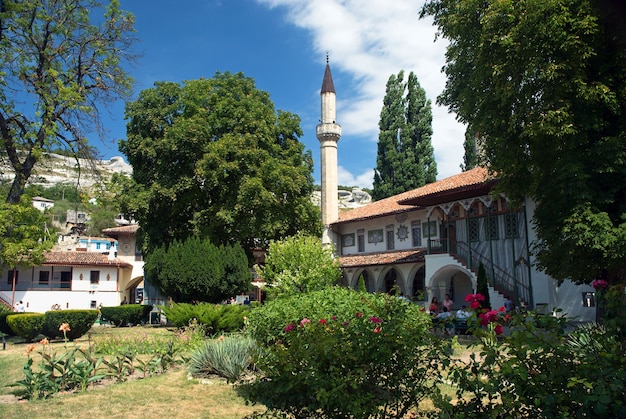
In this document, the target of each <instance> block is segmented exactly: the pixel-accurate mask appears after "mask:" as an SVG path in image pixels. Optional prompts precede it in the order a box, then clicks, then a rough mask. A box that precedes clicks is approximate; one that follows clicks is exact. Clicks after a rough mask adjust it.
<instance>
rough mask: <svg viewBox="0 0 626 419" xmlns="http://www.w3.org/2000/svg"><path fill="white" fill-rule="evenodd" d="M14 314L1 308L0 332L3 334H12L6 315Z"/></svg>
mask: <svg viewBox="0 0 626 419" xmlns="http://www.w3.org/2000/svg"><path fill="white" fill-rule="evenodd" d="M11 314H14V313H13V311H8V310H6V311H5V310H3V311H0V333H4V334H5V335H9V336H12V335H13V331H12V330H11V328H10V327H9V325H8V324H7V316H9V315H11Z"/></svg>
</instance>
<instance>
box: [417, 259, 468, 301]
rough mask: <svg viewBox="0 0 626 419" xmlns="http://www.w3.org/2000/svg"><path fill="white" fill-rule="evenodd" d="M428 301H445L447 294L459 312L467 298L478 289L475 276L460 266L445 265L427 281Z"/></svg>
mask: <svg viewBox="0 0 626 419" xmlns="http://www.w3.org/2000/svg"><path fill="white" fill-rule="evenodd" d="M427 283H428V285H427V290H428V299H429V300H430V299H431V298H432V297H437V299H438V300H439V301H443V299H444V296H445V295H446V294H449V295H450V299H451V300H452V301H454V305H453V309H454V310H458V309H459V308H461V306H462V305H463V303H464V299H465V296H466V295H467V294H471V293H473V292H474V290H475V289H476V278H475V276H474V274H473V273H472V272H470V271H468V270H467V269H465V268H463V267H461V266H460V265H445V266H442V267H441V268H439V269H438V270H437V271H435V273H433V275H432V276H431V277H430V278H428V279H427Z"/></svg>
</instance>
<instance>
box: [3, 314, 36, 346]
mask: <svg viewBox="0 0 626 419" xmlns="http://www.w3.org/2000/svg"><path fill="white" fill-rule="evenodd" d="M6 320H7V324H8V325H9V328H10V329H11V331H12V332H13V334H14V335H16V336H20V337H23V338H24V339H26V340H28V341H31V340H33V339H35V338H36V337H37V336H39V335H40V334H41V332H42V330H43V325H44V321H45V315H44V314H40V313H17V314H11V315H9V316H7V318H6Z"/></svg>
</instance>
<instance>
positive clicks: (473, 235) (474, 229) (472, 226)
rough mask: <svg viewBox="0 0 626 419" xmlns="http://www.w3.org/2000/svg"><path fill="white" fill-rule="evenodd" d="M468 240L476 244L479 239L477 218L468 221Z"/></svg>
mask: <svg viewBox="0 0 626 419" xmlns="http://www.w3.org/2000/svg"><path fill="white" fill-rule="evenodd" d="M469 239H470V241H471V242H477V241H478V239H479V231H478V219H477V218H470V220H469Z"/></svg>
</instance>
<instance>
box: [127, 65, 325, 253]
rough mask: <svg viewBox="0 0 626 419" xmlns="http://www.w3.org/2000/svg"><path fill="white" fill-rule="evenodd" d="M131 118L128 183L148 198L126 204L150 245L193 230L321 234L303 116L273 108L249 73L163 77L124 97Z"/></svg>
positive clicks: (260, 241) (242, 237) (259, 241)
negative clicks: (303, 140) (176, 78)
mask: <svg viewBox="0 0 626 419" xmlns="http://www.w3.org/2000/svg"><path fill="white" fill-rule="evenodd" d="M126 118H127V119H128V120H129V122H128V125H127V131H128V139H127V140H124V141H121V142H120V150H121V151H122V152H123V153H124V154H125V155H126V156H127V157H128V161H129V163H130V164H131V165H132V166H133V183H132V184H129V185H126V188H127V190H128V191H129V192H133V193H134V194H135V195H138V196H141V197H142V199H141V200H134V204H133V205H132V207H130V206H129V207H128V208H126V209H125V211H126V212H130V213H133V214H134V216H135V219H136V220H137V221H138V222H139V224H140V225H141V228H142V230H143V232H144V233H145V237H146V242H145V245H146V249H147V251H148V252H149V251H150V250H151V249H153V248H155V247H158V246H162V245H167V244H169V243H171V242H172V241H173V240H176V239H177V240H184V239H186V238H187V237H190V236H193V235H198V236H200V237H207V238H209V239H210V240H211V241H212V242H213V243H216V244H224V243H235V242H240V243H241V244H242V246H244V248H245V249H252V248H254V247H264V246H265V245H266V244H267V243H268V242H269V240H272V239H280V238H282V237H286V236H289V235H293V234H296V233H297V232H299V231H305V232H308V233H310V234H315V235H317V234H321V222H320V216H319V209H318V208H316V207H315V206H314V205H313V204H312V203H311V199H310V195H311V192H312V190H313V179H312V175H311V173H312V170H313V160H312V157H311V154H310V152H305V151H304V145H303V144H302V143H301V142H300V141H298V138H299V136H300V135H302V130H301V129H300V125H299V124H300V119H299V118H298V116H296V115H293V114H291V113H288V112H282V111H278V113H276V112H275V111H274V105H273V103H272V102H271V100H270V98H269V94H267V93H266V92H263V91H261V90H258V89H257V88H256V87H255V84H254V81H253V80H252V79H251V78H247V77H245V76H244V75H243V74H241V73H238V74H230V73H223V74H222V73H217V74H216V75H215V77H214V78H212V79H200V80H193V81H188V82H185V83H184V84H183V85H182V86H181V85H179V84H176V83H171V82H159V83H156V84H155V87H154V88H151V89H147V90H144V91H142V92H141V93H140V96H139V99H138V100H137V101H135V102H132V103H129V104H128V105H127V107H126ZM131 204H132V202H131Z"/></svg>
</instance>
